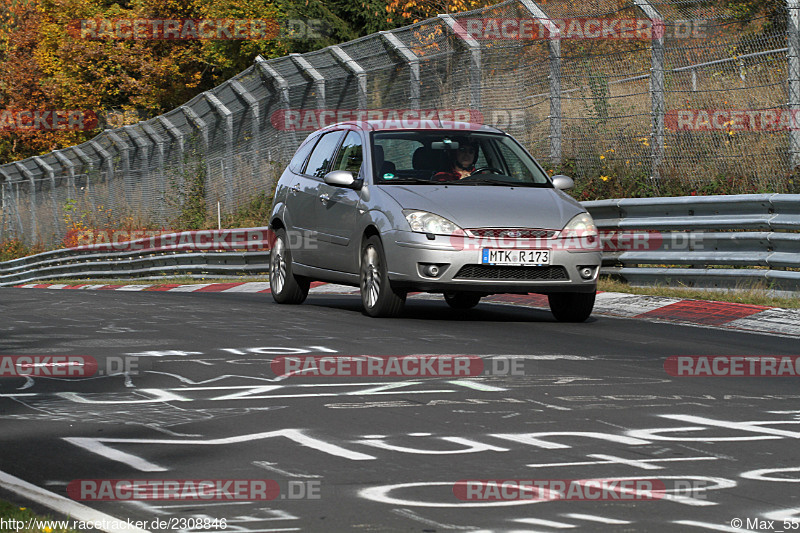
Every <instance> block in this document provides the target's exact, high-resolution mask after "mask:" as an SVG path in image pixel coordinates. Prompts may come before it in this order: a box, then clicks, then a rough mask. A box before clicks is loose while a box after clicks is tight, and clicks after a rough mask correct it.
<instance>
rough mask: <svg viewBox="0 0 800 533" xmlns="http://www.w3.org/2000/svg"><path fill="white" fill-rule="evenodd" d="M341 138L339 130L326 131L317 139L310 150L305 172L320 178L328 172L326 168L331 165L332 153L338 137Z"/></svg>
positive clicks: (337, 142) (337, 143)
mask: <svg viewBox="0 0 800 533" xmlns="http://www.w3.org/2000/svg"><path fill="white" fill-rule="evenodd" d="M341 138H342V132H341V131H332V132H330V133H326V134H325V135H323V136H322V138H321V139H320V140H319V142H318V143H317V145H316V146H315V147H314V151H313V152H311V157H310V158H309V159H308V164H307V165H306V171H305V174H307V175H309V176H314V177H317V178H322V177H324V176H325V174H327V173H328V168H329V167H330V166H331V160H332V159H333V153H334V152H335V151H336V147H337V146H338V145H339V139H341Z"/></svg>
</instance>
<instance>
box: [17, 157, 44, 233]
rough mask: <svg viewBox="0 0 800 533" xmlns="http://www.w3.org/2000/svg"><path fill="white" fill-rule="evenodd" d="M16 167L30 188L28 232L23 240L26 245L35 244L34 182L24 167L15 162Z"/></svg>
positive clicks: (31, 175) (29, 172)
mask: <svg viewBox="0 0 800 533" xmlns="http://www.w3.org/2000/svg"><path fill="white" fill-rule="evenodd" d="M14 165H15V166H16V167H17V170H18V171H19V173H20V174H22V175H23V176H25V177H26V178H27V179H28V183H30V186H31V192H30V194H29V195H28V206H29V211H30V213H29V215H30V223H31V224H30V231H29V232H28V235H27V238H26V236H25V235H24V234H23V235H22V237H23V240H24V241H25V242H26V243H27V244H33V243H34V242H36V233H37V232H38V225H37V223H36V222H37V220H36V181H35V180H34V177H33V173H32V172H31V171H30V170H28V169H27V168H26V167H25V165H23V164H22V163H20V162H19V161H17V162H16V163H14ZM17 206H19V186H17Z"/></svg>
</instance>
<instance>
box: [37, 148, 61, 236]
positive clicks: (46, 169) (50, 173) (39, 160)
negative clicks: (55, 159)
mask: <svg viewBox="0 0 800 533" xmlns="http://www.w3.org/2000/svg"><path fill="white" fill-rule="evenodd" d="M33 162H34V163H36V165H37V166H38V167H39V168H40V169H42V170H43V171H44V173H45V174H47V177H48V179H49V181H50V201H51V203H52V206H53V231H54V232H55V233H58V232H59V226H60V224H59V223H58V218H59V217H58V211H59V209H58V200H56V173H55V171H54V170H53V167H51V166H50V165H48V164H47V163H46V162H45V160H44V159H42V158H41V157H39V156H35V157H34V158H33Z"/></svg>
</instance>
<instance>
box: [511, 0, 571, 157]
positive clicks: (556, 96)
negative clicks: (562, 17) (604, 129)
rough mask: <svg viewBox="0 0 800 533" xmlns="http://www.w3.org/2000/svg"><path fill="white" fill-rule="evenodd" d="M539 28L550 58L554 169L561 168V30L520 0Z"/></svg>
mask: <svg viewBox="0 0 800 533" xmlns="http://www.w3.org/2000/svg"><path fill="white" fill-rule="evenodd" d="M520 3H521V4H522V5H523V7H525V9H527V10H528V13H530V14H531V15H532V16H533V17H534V18H535V19H538V21H539V23H540V24H541V26H543V27H544V28H546V29H547V33H548V37H547V47H548V54H549V56H550V74H549V75H548V76H547V79H548V80H549V82H550V116H549V117H548V118H549V120H550V163H551V164H552V165H553V166H554V167H560V166H561V141H562V138H563V131H562V130H563V127H562V122H561V30H560V29H559V27H558V25H557V24H556V23H555V22H553V21H552V20H551V19H550V17H549V16H548V15H547V13H545V12H544V11H543V10H542V8H540V7H539V6H538V5H536V2H534V1H533V0H520Z"/></svg>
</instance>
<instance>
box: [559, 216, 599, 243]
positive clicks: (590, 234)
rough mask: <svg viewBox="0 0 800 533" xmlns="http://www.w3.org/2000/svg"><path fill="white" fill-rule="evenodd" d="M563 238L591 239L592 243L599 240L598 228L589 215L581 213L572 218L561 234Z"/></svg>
mask: <svg viewBox="0 0 800 533" xmlns="http://www.w3.org/2000/svg"><path fill="white" fill-rule="evenodd" d="M561 236H562V237H581V238H589V239H590V241H589V242H592V241H593V240H594V239H596V238H597V226H595V225H594V220H592V216H591V215H590V214H589V213H581V214H579V215H576V216H574V217H572V220H570V221H569V222H567V225H566V226H564V229H563V231H562V232H561Z"/></svg>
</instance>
